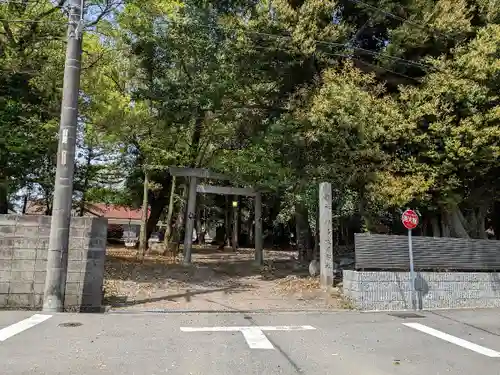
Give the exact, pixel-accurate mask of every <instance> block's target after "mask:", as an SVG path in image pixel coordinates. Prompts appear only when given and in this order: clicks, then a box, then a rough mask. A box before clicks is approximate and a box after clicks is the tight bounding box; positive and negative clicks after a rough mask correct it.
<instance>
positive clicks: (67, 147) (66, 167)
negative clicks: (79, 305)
mask: <svg viewBox="0 0 500 375" xmlns="http://www.w3.org/2000/svg"><path fill="white" fill-rule="evenodd" d="M83 3H84V2H83V0H71V2H70V15H69V22H68V44H67V49H66V62H65V66H64V83H63V97H62V104H61V121H60V127H59V145H58V150H57V170H56V179H55V184H54V201H53V212H52V220H51V227H50V239H49V249H48V254H47V275H46V278H45V289H44V295H43V311H51V312H60V311H63V309H64V294H65V289H66V273H67V267H68V244H69V228H70V220H71V206H72V198H73V175H74V163H75V147H76V127H77V121H78V93H79V90H80V66H81V61H80V59H81V54H82V27H83V22H82V18H83V17H82V16H83Z"/></svg>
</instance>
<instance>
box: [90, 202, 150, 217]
mask: <svg viewBox="0 0 500 375" xmlns="http://www.w3.org/2000/svg"><path fill="white" fill-rule="evenodd" d="M88 211H89V212H90V213H92V214H94V215H96V216H101V217H105V218H106V219H131V220H141V218H142V209H130V208H128V207H123V206H116V205H112V204H105V203H94V204H92V209H90V210H88ZM150 213H151V209H148V217H149V215H150Z"/></svg>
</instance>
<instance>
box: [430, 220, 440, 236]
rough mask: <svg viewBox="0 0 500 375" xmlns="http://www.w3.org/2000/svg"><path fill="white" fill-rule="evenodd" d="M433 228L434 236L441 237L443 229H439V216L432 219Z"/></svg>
mask: <svg viewBox="0 0 500 375" xmlns="http://www.w3.org/2000/svg"><path fill="white" fill-rule="evenodd" d="M431 227H432V236H433V237H441V229H440V228H439V221H438V218H437V216H432V217H431Z"/></svg>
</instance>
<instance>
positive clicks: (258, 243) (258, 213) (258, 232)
mask: <svg viewBox="0 0 500 375" xmlns="http://www.w3.org/2000/svg"><path fill="white" fill-rule="evenodd" d="M262 242H263V238H262V195H261V193H258V192H257V193H256V194H255V263H256V264H258V265H261V264H262V263H263V262H264V253H263V248H262Z"/></svg>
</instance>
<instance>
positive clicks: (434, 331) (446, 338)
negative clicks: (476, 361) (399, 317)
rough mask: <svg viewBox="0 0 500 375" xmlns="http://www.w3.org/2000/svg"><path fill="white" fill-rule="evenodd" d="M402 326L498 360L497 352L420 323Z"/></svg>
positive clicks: (499, 356) (499, 355) (499, 354)
mask: <svg viewBox="0 0 500 375" xmlns="http://www.w3.org/2000/svg"><path fill="white" fill-rule="evenodd" d="M403 325H405V326H407V327H410V328H413V329H416V330H418V331H420V332H424V333H427V334H429V335H432V336H434V337H437V338H440V339H441V340H444V341H448V342H450V343H452V344H455V345H458V346H461V347H463V348H466V349H469V350H472V351H474V352H476V353H479V354H482V355H485V356H487V357H492V358H500V353H499V352H497V351H495V350H491V349H488V348H485V347H484V346H481V345H477V344H474V343H472V342H470V341H467V340H464V339H461V338H458V337H455V336H452V335H449V334H447V333H444V332H441V331H438V330H437V329H434V328H430V327H427V326H424V325H423V324H420V323H403Z"/></svg>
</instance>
